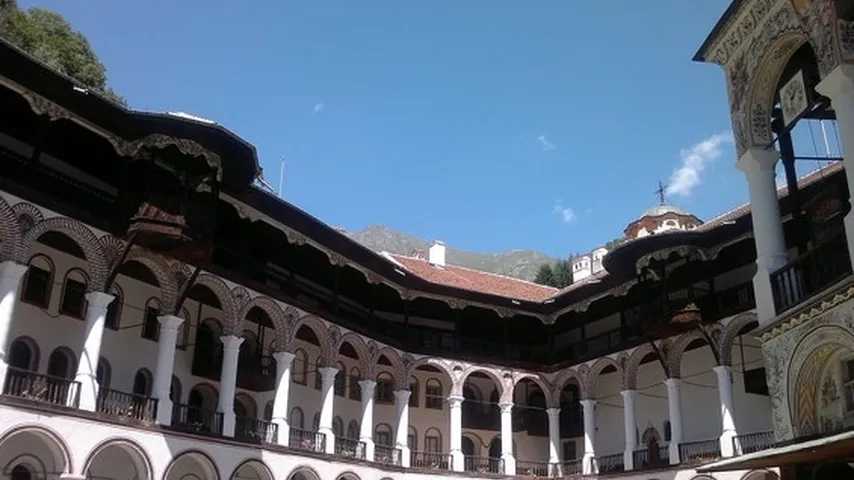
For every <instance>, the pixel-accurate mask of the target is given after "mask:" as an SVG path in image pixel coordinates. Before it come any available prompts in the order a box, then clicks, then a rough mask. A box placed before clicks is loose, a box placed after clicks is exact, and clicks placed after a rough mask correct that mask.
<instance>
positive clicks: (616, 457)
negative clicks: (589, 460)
mask: <svg viewBox="0 0 854 480" xmlns="http://www.w3.org/2000/svg"><path fill="white" fill-rule="evenodd" d="M594 462H595V465H596V473H602V474H604V473H613V472H622V471H623V470H624V468H623V463H624V462H623V454H622V453H614V454H610V455H600V456H598V457H596V458H595V459H594Z"/></svg>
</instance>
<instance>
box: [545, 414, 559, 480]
mask: <svg viewBox="0 0 854 480" xmlns="http://www.w3.org/2000/svg"><path fill="white" fill-rule="evenodd" d="M546 414H547V415H548V416H549V468H550V471H553V470H552V469H557V470H556V471H557V472H558V473H556V475H558V476H560V473H559V472H560V467H561V465H560V453H561V452H560V409H559V408H547V409H546Z"/></svg>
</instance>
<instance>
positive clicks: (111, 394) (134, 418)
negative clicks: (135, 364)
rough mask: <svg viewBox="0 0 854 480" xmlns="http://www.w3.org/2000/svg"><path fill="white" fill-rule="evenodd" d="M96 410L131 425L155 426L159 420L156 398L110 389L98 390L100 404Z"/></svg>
mask: <svg viewBox="0 0 854 480" xmlns="http://www.w3.org/2000/svg"><path fill="white" fill-rule="evenodd" d="M95 408H96V411H97V412H98V413H103V414H105V415H107V416H109V417H110V418H111V419H113V420H119V421H123V422H129V423H139V424H143V425H153V424H154V421H155V419H156V418H157V399H156V398H150V397H146V396H144V395H136V394H134V393H126V392H120V391H118V390H111V389H109V388H101V389H99V390H98V403H97V404H96V406H95Z"/></svg>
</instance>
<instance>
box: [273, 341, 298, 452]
mask: <svg viewBox="0 0 854 480" xmlns="http://www.w3.org/2000/svg"><path fill="white" fill-rule="evenodd" d="M273 360H275V361H276V393H275V394H274V396H273V418H272V422H273V423H275V424H276V425H277V427H276V428H277V429H278V438H277V439H276V440H277V441H276V443H278V444H279V445H284V446H286V447H287V446H288V445H289V444H290V441H291V425H290V423H288V401H289V400H290V392H291V367H292V366H293V363H294V354H293V353H291V352H276V353H274V354H273Z"/></svg>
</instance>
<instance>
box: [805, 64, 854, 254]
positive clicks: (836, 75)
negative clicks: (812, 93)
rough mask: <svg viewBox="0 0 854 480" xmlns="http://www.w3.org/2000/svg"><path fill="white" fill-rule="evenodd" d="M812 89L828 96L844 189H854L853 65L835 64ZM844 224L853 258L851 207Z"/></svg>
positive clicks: (853, 232)
mask: <svg viewBox="0 0 854 480" xmlns="http://www.w3.org/2000/svg"><path fill="white" fill-rule="evenodd" d="M815 89H816V91H817V92H818V93H820V94H822V95H824V96H826V97H828V98H830V104H831V106H832V107H833V111H834V112H836V126H837V127H838V128H839V140H840V142H841V143H842V150H843V154H842V155H843V159H842V165H843V166H844V167H845V178H846V179H847V180H848V191H849V192H854V65H850V64H842V65H839V66H838V67H836V68H835V69H833V71H831V72H830V73H829V74H827V76H826V77H824V79H823V80H822V81H821V82H820V83H819V84H818V85H816V88H815ZM844 223H845V236H846V237H847V239H848V254H849V255H850V256H851V257H852V259H854V209H852V211H850V212H848V213H847V214H846V215H845V219H844ZM852 263H854V260H852Z"/></svg>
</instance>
